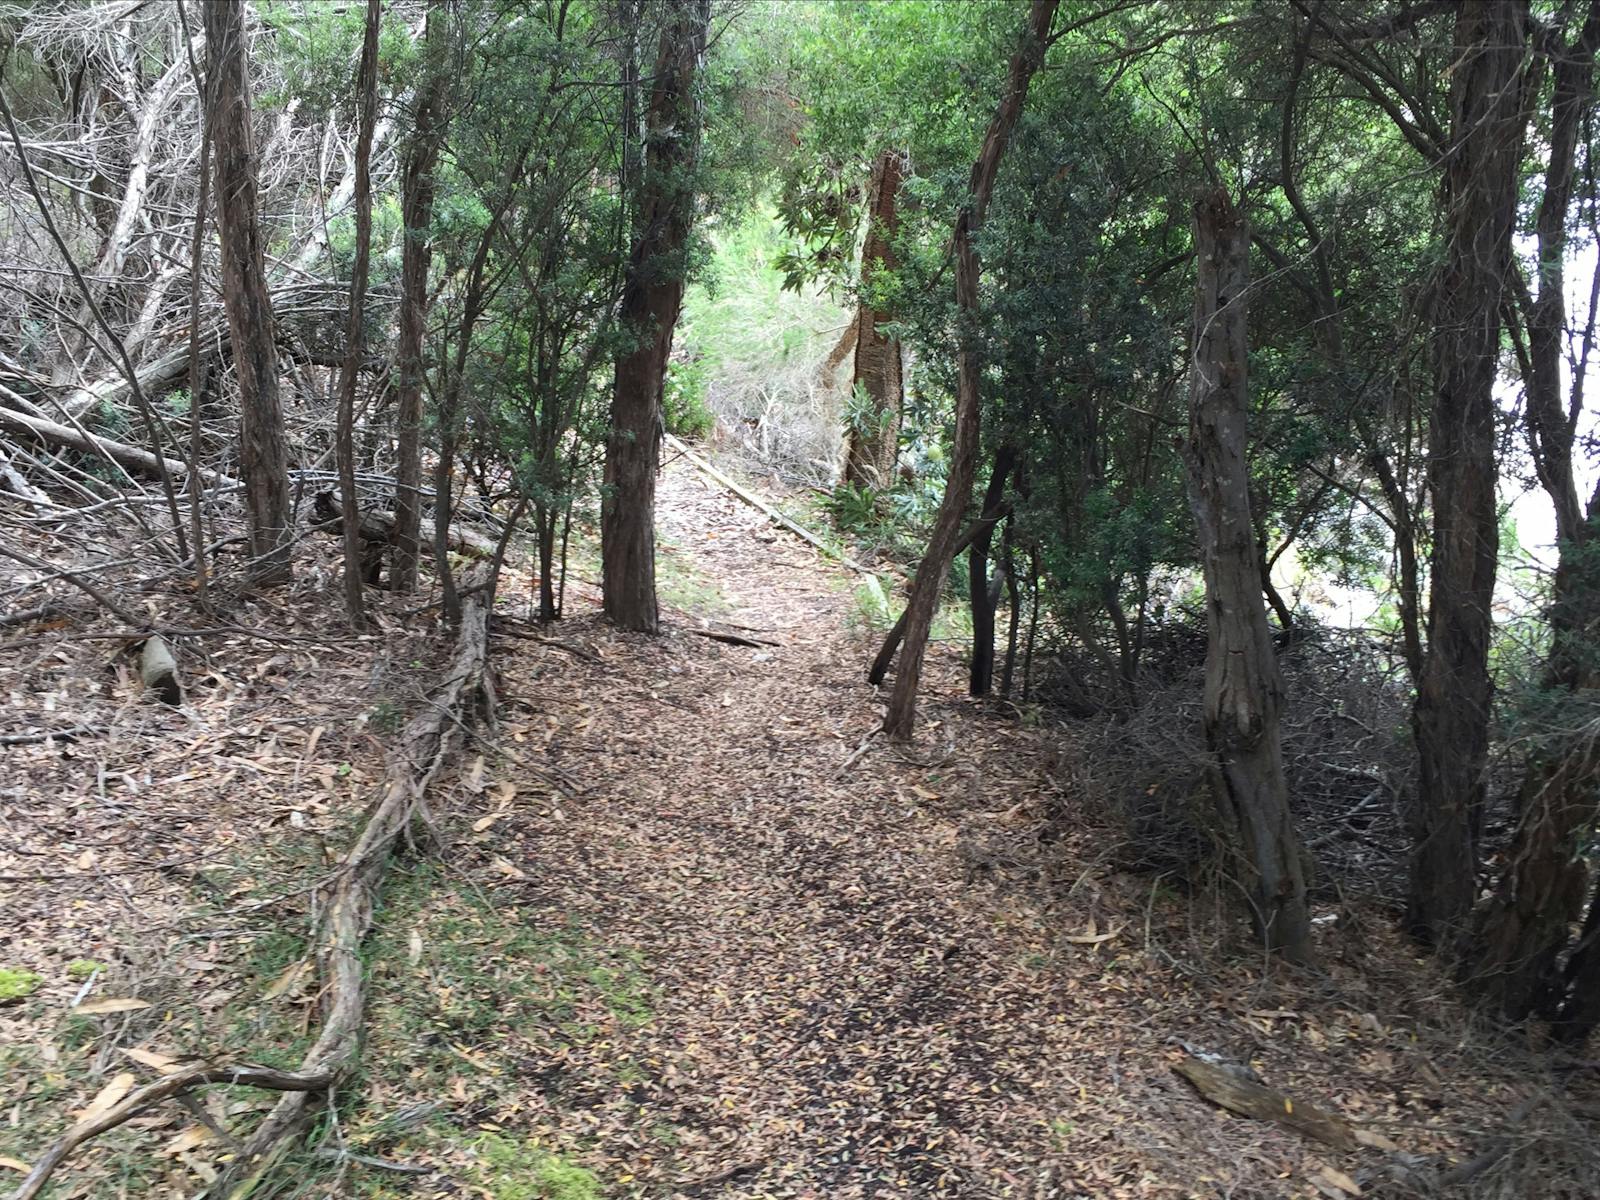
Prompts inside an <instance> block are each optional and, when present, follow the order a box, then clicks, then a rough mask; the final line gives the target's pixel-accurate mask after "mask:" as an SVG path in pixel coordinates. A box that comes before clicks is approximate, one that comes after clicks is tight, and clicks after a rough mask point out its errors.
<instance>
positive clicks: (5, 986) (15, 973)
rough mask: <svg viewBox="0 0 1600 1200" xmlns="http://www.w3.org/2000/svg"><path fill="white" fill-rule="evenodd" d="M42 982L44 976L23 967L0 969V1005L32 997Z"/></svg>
mask: <svg viewBox="0 0 1600 1200" xmlns="http://www.w3.org/2000/svg"><path fill="white" fill-rule="evenodd" d="M43 982H44V976H42V975H40V974H39V973H38V972H37V971H29V970H27V969H26V968H23V967H0V1004H7V1003H10V1002H11V1001H14V1000H21V999H22V998H23V997H24V996H31V995H33V993H34V992H36V991H37V990H38V988H39V985H40V984H41V983H43Z"/></svg>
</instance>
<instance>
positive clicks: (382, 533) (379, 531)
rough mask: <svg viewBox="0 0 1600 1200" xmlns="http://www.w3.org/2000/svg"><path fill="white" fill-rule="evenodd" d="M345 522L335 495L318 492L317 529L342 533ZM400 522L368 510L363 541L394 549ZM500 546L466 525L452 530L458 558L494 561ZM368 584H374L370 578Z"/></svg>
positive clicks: (363, 518) (363, 522) (363, 521)
mask: <svg viewBox="0 0 1600 1200" xmlns="http://www.w3.org/2000/svg"><path fill="white" fill-rule="evenodd" d="M343 520H344V509H343V508H341V507H340V505H339V501H338V500H336V499H335V498H334V495H333V493H332V492H318V493H317V495H316V499H315V500H314V501H313V505H312V521H311V527H312V528H313V529H318V530H321V531H322V532H323V533H338V532H339V530H340V522H342V521H343ZM397 528H398V522H397V520H396V518H395V515H394V514H393V513H392V512H385V511H383V510H381V509H375V508H372V509H368V510H367V511H366V512H364V513H362V514H361V526H360V532H361V540H362V541H363V542H366V543H368V544H369V545H371V546H392V545H394V541H395V530H396V529H397ZM497 547H498V543H497V542H496V541H495V540H494V539H492V538H490V537H487V536H485V535H484V534H481V533H479V532H477V531H476V530H473V529H468V528H467V527H466V526H465V525H452V526H450V549H452V550H454V551H455V552H456V553H457V554H466V555H469V556H471V557H472V558H483V559H493V558H494V556H495V552H496V549H497ZM367 582H369V583H371V582H374V580H373V579H372V578H371V577H370V575H369V577H368V580H367Z"/></svg>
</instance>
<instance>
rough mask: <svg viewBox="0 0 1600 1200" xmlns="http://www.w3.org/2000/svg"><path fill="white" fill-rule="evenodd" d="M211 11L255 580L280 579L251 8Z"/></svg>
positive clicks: (211, 76) (220, 221)
mask: <svg viewBox="0 0 1600 1200" xmlns="http://www.w3.org/2000/svg"><path fill="white" fill-rule="evenodd" d="M204 12H205V31H206V52H207V58H208V62H209V66H208V69H207V71H206V93H207V95H206V110H207V117H206V120H207V124H208V125H209V127H210V129H211V136H212V152H213V154H214V155H215V169H216V196H217V228H218V234H219V238H220V241H221V246H222V300H223V305H224V307H225V308H226V309H227V311H228V330H229V333H230V334H231V336H232V338H233V366H234V371H235V373H236V374H237V376H238V379H239V408H240V423H239V424H240V428H239V469H240V474H241V475H243V476H244V484H245V507H246V509H247V510H248V513H249V521H250V548H251V555H252V561H251V567H250V570H251V577H252V578H253V579H254V580H255V581H256V582H258V583H282V582H285V581H287V580H288V579H289V577H290V573H291V564H290V550H291V547H292V545H293V542H292V534H293V529H292V528H291V520H292V516H291V512H290V506H289V474H288V471H289V445H288V440H287V438H286V437H285V434H284V427H283V410H282V407H281V404H280V402H279V399H278V349H277V346H276V345H275V344H274V342H273V321H272V300H271V297H270V296H269V295H268V294H267V280H266V272H265V266H264V257H263V249H264V239H263V238H262V236H261V227H260V225H259V223H258V221H257V213H256V152H255V134H254V132H253V131H252V129H251V120H250V73H249V67H248V49H247V47H246V44H245V29H244V6H243V4H242V3H240V0H215V2H214V3H209V4H206V5H205V6H204Z"/></svg>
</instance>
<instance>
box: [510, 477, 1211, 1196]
mask: <svg viewBox="0 0 1600 1200" xmlns="http://www.w3.org/2000/svg"><path fill="white" fill-rule="evenodd" d="M659 503H660V513H661V517H660V525H661V531H662V534H663V541H664V543H665V546H664V549H663V551H662V554H663V558H664V560H665V561H664V564H663V566H662V568H661V573H662V575H663V576H664V577H665V578H668V579H672V578H681V577H683V576H685V575H687V576H689V577H690V578H691V579H694V580H698V585H697V586H695V587H691V588H690V589H689V590H690V591H691V592H706V593H708V592H709V590H710V588H711V587H713V586H714V591H715V593H716V594H717V595H716V596H715V597H713V596H710V595H706V596H705V600H706V601H707V603H705V604H703V605H702V609H701V612H699V613H685V612H682V611H677V612H671V613H670V614H669V620H668V627H669V628H668V632H667V634H666V635H665V636H663V637H661V638H659V639H649V638H643V637H631V636H624V635H619V634H616V633H613V632H608V631H607V629H606V627H605V626H603V625H602V624H600V623H599V621H598V619H594V618H588V617H579V618H577V619H575V620H573V621H571V622H569V623H568V624H567V625H566V627H565V628H564V629H563V630H562V631H561V632H562V635H563V636H564V637H568V638H573V639H575V641H576V642H578V643H584V644H587V645H589V646H591V647H594V648H595V649H597V650H598V651H599V652H600V653H601V654H602V655H603V661H602V662H600V663H589V662H580V661H578V660H577V659H575V658H573V657H572V656H569V655H566V654H564V653H562V652H561V651H560V650H558V649H556V648H554V647H549V646H531V647H528V648H527V649H525V650H521V651H519V650H518V648H517V647H516V645H515V644H512V643H508V644H507V647H506V650H505V652H504V654H503V657H502V660H501V661H502V663H503V672H504V683H505V689H506V695H507V698H508V701H509V702H510V703H511V704H512V705H513V706H514V715H513V717H512V718H511V719H510V722H509V724H510V727H512V728H518V727H519V725H518V722H519V721H522V722H523V724H522V726H521V727H522V728H524V729H527V730H528V731H530V733H531V734H532V735H533V736H532V737H531V740H532V741H533V742H535V743H538V742H542V743H544V744H545V745H546V746H547V747H548V749H547V750H546V751H545V754H546V755H547V756H548V757H547V758H546V759H544V760H542V761H545V762H547V763H548V764H549V765H550V766H552V767H554V768H556V769H558V770H559V771H560V772H562V773H564V775H565V776H566V777H567V778H569V779H571V780H572V781H574V782H575V783H576V784H577V785H578V786H579V787H580V788H581V793H580V794H579V795H578V796H576V797H572V798H567V799H563V800H561V801H560V802H559V803H555V804H549V805H545V806H543V807H540V806H537V805H535V806H526V807H519V810H518V812H517V815H516V819H515V824H514V825H513V824H512V823H511V822H510V821H505V822H502V823H501V824H499V825H498V826H497V827H496V828H497V829H498V831H499V832H498V834H497V836H496V838H495V854H496V855H497V856H498V858H497V860H496V861H497V865H498V867H499V869H500V871H501V872H502V873H504V874H520V875H525V876H526V878H525V879H516V878H512V879H503V878H502V879H500V880H499V881H498V884H497V886H496V895H497V901H498V903H499V904H500V905H502V906H503V905H506V904H508V903H514V904H515V905H516V906H518V908H519V910H520V915H521V919H522V921H523V923H524V924H532V925H534V926H543V927H550V926H557V925H571V926H577V927H581V929H582V930H583V931H584V936H585V938H586V939H589V940H590V941H591V942H593V943H598V944H602V945H604V946H606V947H609V948H610V949H611V950H612V951H613V952H625V953H627V955H628V956H629V960H630V961H632V962H635V963H637V967H638V970H639V971H640V972H641V973H642V975H643V976H644V977H645V978H646V979H647V980H648V989H649V991H650V993H651V997H652V998H651V999H650V1001H649V1004H648V1019H642V1018H638V1017H636V1019H634V1020H618V1021H608V1020H606V1019H605V1018H604V1017H602V1018H601V1024H602V1026H604V1028H603V1036H602V1037H600V1038H599V1039H598V1040H599V1041H601V1042H602V1043H603V1045H601V1046H599V1047H598V1048H597V1047H596V1046H595V1045H593V1044H589V1045H583V1046H572V1045H568V1046H564V1047H558V1048H553V1049H550V1051H549V1054H548V1055H547V1059H546V1061H543V1062H539V1061H531V1062H528V1063H527V1064H526V1065H525V1069H526V1071H527V1073H528V1074H527V1078H526V1079H525V1080H524V1082H525V1083H529V1082H531V1083H533V1084H536V1085H537V1086H536V1087H535V1088H534V1089H533V1094H532V1095H531V1097H529V1098H527V1104H528V1105H529V1109H528V1111H527V1112H526V1113H525V1114H524V1115H523V1119H524V1120H526V1121H527V1122H529V1123H530V1124H531V1127H532V1128H534V1129H536V1130H539V1131H542V1137H543V1138H545V1139H547V1142H548V1141H553V1142H555V1143H556V1144H558V1145H561V1146H564V1147H567V1148H571V1149H573V1150H576V1151H577V1152H578V1154H577V1157H578V1159H579V1161H585V1162H587V1163H589V1164H590V1165H600V1164H604V1165H602V1166H600V1174H601V1176H602V1178H603V1179H605V1180H606V1182H607V1185H608V1187H609V1188H612V1189H614V1190H615V1192H616V1194H623V1195H629V1194H632V1195H641V1196H646V1195H647V1196H669V1195H698V1196H712V1195H715V1196H722V1197H758V1196H763V1197H764V1196H772V1197H779V1196H781V1197H819V1198H820V1197H829V1198H838V1200H846V1198H849V1197H858V1196H860V1197H866V1196H883V1197H889V1196H906V1197H913V1196H963V1197H987V1196H1041V1197H1042V1196H1046V1195H1050V1196H1055V1195H1062V1196H1068V1195H1075V1194H1090V1195H1096V1196H1099V1195H1111V1194H1121V1188H1122V1187H1127V1188H1128V1192H1127V1193H1126V1194H1130V1195H1133V1194H1141V1195H1142V1194H1174V1193H1173V1192H1172V1191H1170V1190H1169V1189H1168V1188H1161V1187H1156V1188H1155V1189H1154V1190H1153V1191H1150V1190H1146V1189H1147V1188H1148V1187H1149V1185H1150V1184H1151V1183H1153V1182H1154V1179H1153V1177H1152V1176H1151V1174H1150V1167H1151V1165H1152V1159H1151V1158H1150V1154H1149V1153H1148V1152H1152V1151H1158V1146H1157V1145H1156V1143H1159V1142H1164V1141H1166V1140H1167V1139H1168V1138H1169V1137H1170V1136H1171V1133H1172V1131H1171V1130H1170V1129H1167V1130H1165V1131H1163V1130H1162V1129H1160V1128H1159V1123H1158V1128H1156V1129H1155V1130H1147V1129H1141V1128H1139V1126H1138V1124H1136V1123H1132V1122H1130V1121H1129V1120H1128V1119H1127V1118H1128V1116H1129V1114H1131V1113H1133V1112H1136V1111H1138V1109H1140V1108H1141V1107H1143V1105H1144V1103H1145V1102H1146V1100H1147V1098H1148V1097H1147V1093H1148V1092H1149V1091H1150V1090H1151V1089H1152V1088H1154V1089H1155V1090H1157V1091H1158V1092H1160V1093H1162V1094H1163V1095H1165V1096H1166V1097H1167V1098H1166V1099H1164V1100H1163V1101H1162V1106H1163V1107H1165V1106H1166V1105H1167V1104H1169V1103H1172V1102H1173V1100H1174V1099H1175V1098H1176V1094H1175V1091H1174V1088H1175V1085H1174V1084H1173V1083H1172V1082H1171V1079H1170V1075H1169V1073H1168V1071H1167V1068H1166V1065H1165V1063H1164V1062H1163V1061H1162V1059H1161V1056H1160V1053H1159V1050H1158V1049H1157V1048H1158V1047H1160V1046H1161V1044H1162V1041H1163V1039H1164V1036H1165V1034H1166V1033H1167V1032H1168V1030H1166V1029H1161V1030H1145V1031H1142V1032H1141V1031H1140V1030H1139V1028H1138V1025H1139V1023H1140V1021H1141V1019H1142V1015H1141V1012H1140V1010H1139V1007H1138V1004H1137V1002H1136V1001H1135V1000H1134V999H1133V998H1132V997H1131V996H1130V994H1129V992H1128V989H1127V987H1126V986H1125V985H1124V984H1123V983H1122V982H1121V976H1120V975H1119V973H1118V969H1117V967H1118V963H1117V961H1116V960H1117V955H1118V952H1119V951H1123V950H1126V949H1127V948H1128V942H1130V941H1131V940H1132V935H1131V933H1128V932H1126V930H1125V928H1124V931H1123V932H1119V933H1117V935H1116V936H1115V937H1113V938H1111V939H1108V940H1106V941H1101V942H1098V944H1085V943H1087V942H1088V941H1089V940H1090V939H1089V938H1086V937H1085V936H1084V935H1085V931H1086V930H1087V931H1088V934H1089V935H1090V936H1091V937H1093V936H1095V930H1096V929H1098V930H1102V931H1107V930H1115V929H1118V928H1119V926H1121V927H1126V925H1127V923H1128V918H1127V917H1126V916H1125V915H1121V914H1120V913H1119V911H1118V901H1117V899H1116V897H1115V895H1114V894H1113V893H1112V892H1111V891H1108V890H1107V888H1106V887H1104V886H1102V885H1101V883H1099V882H1096V881H1095V880H1094V879H1092V878H1090V876H1091V875H1092V874H1093V872H1092V871H1091V872H1088V873H1086V874H1085V875H1084V877H1082V878H1078V879H1076V880H1073V879H1072V878H1070V877H1069V878H1067V879H1066V880H1065V881H1064V882H1062V883H1061V884H1060V886H1059V887H1058V888H1056V892H1057V897H1058V899H1062V900H1064V901H1065V905H1063V904H1062V903H1057V904H1055V905H1053V906H1052V907H1053V911H1052V912H1050V913H1049V914H1048V915H1047V914H1046V913H1045V910H1044V908H1043V907H1042V906H1041V902H1040V895H1039V894H1038V891H1039V889H1038V887H1035V888H1034V889H1033V893H1034V894H1024V893H1023V892H1018V891H1014V890H1011V889H1007V888H1004V887H997V886H996V885H995V883H994V882H993V877H994V876H995V875H997V874H998V875H1001V876H1004V875H1005V874H1006V872H1005V870H1004V868H1006V867H1007V866H1013V867H1023V868H1026V863H1027V862H1028V860H1029V859H1030V858H1033V859H1037V858H1038V857H1039V846H1038V832H1039V822H1038V821H1037V820H1035V814H1036V813H1037V812H1038V811H1039V810H1040V808H1041V806H1042V805H1043V803H1044V800H1045V797H1046V796H1047V794H1048V789H1047V784H1046V780H1045V770H1044V766H1045V759H1046V752H1045V748H1044V747H1043V746H1041V745H1040V744H1039V743H1038V742H1037V741H1036V740H1035V738H1034V735H1032V734H1030V733H1029V732H1028V731H1026V730H1024V729H1022V728H1021V727H1020V726H1019V725H1018V724H1016V723H1014V722H1008V721H1002V720H1000V719H998V718H995V717H992V716H986V715H985V714H984V712H983V710H982V709H980V708H979V707H977V706H976V705H974V704H972V703H971V702H968V701H966V700H965V699H964V698H962V697H961V695H960V683H961V680H960V678H959V675H958V669H959V664H958V662H957V660H956V650H955V648H954V647H949V648H946V650H944V651H943V652H942V653H939V654H936V655H935V660H936V666H935V669H934V671H933V673H932V675H931V677H930V686H929V689H928V693H927V695H928V699H927V702H926V704H925V708H924V731H923V736H922V738H921V740H920V742H919V744H918V745H917V746H916V747H914V748H911V749H905V750H899V749H896V748H894V747H892V746H888V745H885V744H883V743H882V742H881V741H878V740H874V741H873V742H871V743H870V744H869V745H868V746H867V747H866V749H864V750H861V751H860V753H859V754H858V753H857V751H858V750H860V748H861V746H862V742H863V739H864V738H865V737H866V735H867V734H869V733H870V732H871V731H872V730H873V729H875V728H876V726H877V723H878V722H879V720H880V719H881V707H880V706H879V704H878V703H877V702H876V701H875V698H874V696H873V695H872V691H871V689H870V688H869V687H867V686H866V684H865V683H864V681H863V675H864V664H865V663H866V661H867V658H868V657H869V646H868V642H867V641H866V640H865V639H864V638H863V637H862V636H861V635H860V634H859V633H852V632H851V631H850V629H849V624H850V613H851V610H852V601H851V597H850V591H849V589H850V586H851V583H852V580H851V579H850V578H849V577H848V576H845V575H843V574H839V573H836V571H835V570H834V568H832V567H831V566H830V565H829V564H827V563H826V562H825V561H824V560H822V559H821V558H819V556H818V555H817V554H816V553H815V552H814V551H812V550H811V549H810V548H809V547H806V546H804V545H803V544H802V543H801V542H800V541H799V540H798V539H794V538H791V537H789V536H787V535H784V534H781V533H778V532H777V531H775V530H773V529H772V528H771V527H769V525H768V523H767V522H766V520H765V519H764V518H763V517H762V516H761V515H760V514H759V513H757V512H756V511H754V510H752V509H750V508H748V507H746V506H744V505H742V504H740V503H739V502H738V501H737V500H735V499H734V498H733V497H731V496H729V495H728V494H727V493H726V492H724V491H723V490H722V489H721V488H719V487H718V486H717V485H715V484H714V483H712V482H711V481H709V480H707V479H705V478H704V477H703V476H701V475H700V474H698V473H697V472H695V471H694V470H693V469H692V468H691V467H690V466H688V465H687V464H685V463H682V462H679V463H675V464H673V465H671V466H670V467H669V468H668V470H667V472H666V475H665V478H664V480H663V483H662V494H661V497H660V501H659ZM705 618H710V619H711V624H712V626H713V627H715V628H717V629H724V630H726V629H734V628H737V630H738V631H739V632H742V633H745V634H747V635H748V636H750V637H752V638H757V639H764V640H767V641H771V642H776V643H777V645H775V646H759V647H753V648H747V647H738V646H731V645H725V644H720V643H718V642H715V641H712V640H708V639H705V638H702V637H698V636H694V635H692V634H690V633H688V632H687V630H689V629H691V628H694V627H696V626H697V625H699V624H701V623H702V621H703V619H705ZM524 645H526V644H524ZM523 736H524V737H528V736H529V733H525V734H524V735H523ZM852 760H853V761H852ZM1013 844H1014V845H1015V846H1016V853H1015V854H1014V855H1011V856H1009V857H1008V855H1007V852H1006V850H1005V847H1006V846H1008V845H1013ZM500 859H503V860H505V861H503V862H502V861H499V860H500ZM1078 865H1079V867H1081V865H1082V864H1078ZM1030 873H1032V872H1031V871H1030V870H1027V869H1024V871H1023V874H1025V875H1026V874H1030ZM1045 882H1049V881H1045ZM1074 882H1075V883H1076V885H1077V886H1076V888H1074V887H1073V886H1072V885H1073V884H1074ZM1062 935H1076V936H1077V938H1078V941H1077V942H1069V941H1063V940H1062ZM1108 967H1109V969H1108ZM1130 1039H1137V1040H1141V1041H1143V1042H1144V1046H1143V1048H1142V1053H1144V1054H1146V1055H1149V1057H1148V1058H1147V1059H1146V1060H1145V1061H1142V1062H1140V1063H1139V1064H1138V1066H1137V1067H1136V1068H1135V1069H1134V1071H1133V1073H1132V1074H1133V1077H1132V1078H1130V1077H1129V1073H1128V1068H1127V1067H1126V1066H1121V1067H1119V1060H1120V1057H1121V1056H1122V1055H1123V1054H1124V1053H1125V1052H1127V1051H1128V1043H1129V1041H1130ZM1088 1044H1092V1045H1093V1050H1092V1052H1085V1046H1086V1045H1088ZM619 1064H621V1065H620V1066H619ZM1189 1106H1190V1107H1193V1105H1192V1102H1189ZM1203 1116H1204V1119H1206V1120H1210V1119H1211V1118H1210V1117H1209V1115H1203ZM1086 1117H1087V1118H1088V1123H1087V1124H1086V1122H1085V1118H1086ZM508 1128H509V1127H508ZM586 1148H587V1149H586ZM1159 1157H1160V1156H1159V1154H1158V1158H1159ZM1192 1167H1193V1164H1190V1168H1191V1169H1192ZM1188 1173H1189V1172H1188V1170H1184V1172H1183V1174H1185V1175H1188ZM1177 1182H1178V1181H1177V1180H1175V1179H1169V1181H1168V1183H1169V1187H1170V1186H1172V1185H1176V1184H1177ZM1141 1184H1143V1185H1144V1186H1141Z"/></svg>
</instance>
